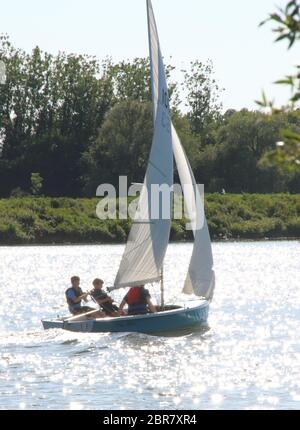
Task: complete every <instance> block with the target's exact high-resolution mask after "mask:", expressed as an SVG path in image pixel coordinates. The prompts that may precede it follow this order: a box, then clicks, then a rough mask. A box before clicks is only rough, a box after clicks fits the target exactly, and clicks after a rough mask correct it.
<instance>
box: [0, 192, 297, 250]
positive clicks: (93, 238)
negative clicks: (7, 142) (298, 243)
mask: <svg viewBox="0 0 300 430" xmlns="http://www.w3.org/2000/svg"><path fill="white" fill-rule="evenodd" d="M99 201H100V199H99V198H76V199H74V198H66V197H20V198H8V199H0V245H51V244H55V245H59V244H62V245H67V244H74V245H75V244H77V245H78V244H85V245H86V244H113V243H125V242H126V239H127V236H128V233H129V230H130V227H131V220H130V219H127V220H119V219H108V220H100V219H99V218H98V217H97V215H96V206H97V204H98V203H99ZM205 212H206V217H207V222H208V226H209V230H210V235H211V238H212V240H213V241H220V240H262V239H298V238H300V195H299V194H297V195H293V194H224V195H222V194H206V195H205ZM186 222H187V221H186V220H185V219H181V220H173V222H172V227H171V234H170V241H171V242H185V241H190V240H192V232H191V231H187V230H186V229H185V225H186Z"/></svg>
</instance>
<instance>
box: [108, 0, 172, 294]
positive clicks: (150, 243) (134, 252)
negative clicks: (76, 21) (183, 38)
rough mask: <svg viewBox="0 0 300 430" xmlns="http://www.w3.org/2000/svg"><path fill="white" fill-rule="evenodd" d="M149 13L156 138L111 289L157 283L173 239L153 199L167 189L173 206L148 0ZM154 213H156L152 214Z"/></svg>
mask: <svg viewBox="0 0 300 430" xmlns="http://www.w3.org/2000/svg"><path fill="white" fill-rule="evenodd" d="M147 12H148V31H149V46H150V60H151V79H152V101H153V110H154V135H153V141H152V147H151V152H150V157H149V162H148V167H147V171H146V175H145V179H144V183H143V188H142V191H141V195H140V199H139V204H138V210H137V213H136V215H135V219H134V222H133V226H132V228H131V231H130V233H129V237H128V241H127V244H126V248H125V251H124V254H123V257H122V260H121V263H120V267H119V271H118V273H117V276H116V279H115V283H114V287H113V288H111V289H116V288H122V287H126V286H134V285H140V284H144V283H147V282H154V281H158V280H159V279H160V277H161V267H162V265H163V260H164V256H165V253H166V249H167V246H168V242H169V236H170V228H171V216H170V214H169V216H168V217H167V218H166V219H164V218H165V214H164V213H163V211H162V201H161V200H162V199H161V198H160V199H159V201H160V210H159V211H158V213H157V211H153V197H152V200H151V195H152V194H151V191H153V185H155V187H156V188H157V187H161V188H163V186H164V187H166V186H167V187H168V188H169V190H170V192H169V193H168V195H167V194H164V195H163V199H165V200H164V202H163V203H164V205H165V206H167V207H168V206H169V207H170V208H171V207H172V192H171V187H172V185H173V150H172V136H171V119H170V112H169V97H168V89H167V84H166V77H165V70H164V66H163V61H162V56H161V52H160V46H159V40H158V34H157V29H156V24H155V18H154V14H153V10H152V5H151V2H150V0H148V1H147ZM151 188H152V190H151ZM166 199H167V202H166ZM170 210H171V209H170ZM153 212H156V213H155V214H153ZM154 215H155V216H154Z"/></svg>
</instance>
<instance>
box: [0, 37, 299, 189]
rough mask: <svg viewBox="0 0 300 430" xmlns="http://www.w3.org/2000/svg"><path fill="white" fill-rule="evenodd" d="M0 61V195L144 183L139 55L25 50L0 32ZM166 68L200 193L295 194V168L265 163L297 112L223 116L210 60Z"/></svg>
mask: <svg viewBox="0 0 300 430" xmlns="http://www.w3.org/2000/svg"><path fill="white" fill-rule="evenodd" d="M0 61H1V63H2V64H3V63H4V65H5V78H6V79H5V81H4V80H3V81H2V82H1V83H0V197H9V196H12V195H13V196H20V195H22V194H25V195H26V194H39V193H40V194H43V195H45V196H69V197H79V196H94V195H95V192H96V188H97V186H98V185H99V184H101V183H112V184H116V185H117V183H118V177H119V176H120V175H127V176H128V178H129V181H133V182H141V181H142V180H143V176H144V173H145V169H146V164H147V159H148V155H149V150H150V146H151V141H152V132H153V124H152V108H151V94H150V66H149V59H148V58H136V59H134V60H132V61H129V60H127V61H121V62H119V63H115V62H113V60H112V59H110V58H106V59H104V60H102V61H99V60H97V59H96V58H95V57H91V56H87V55H77V54H66V53H64V52H60V53H58V54H57V55H51V54H49V53H46V52H43V51H42V50H41V49H40V48H39V47H36V48H34V49H33V51H32V52H31V53H30V54H29V53H26V52H24V51H23V50H21V49H18V48H15V47H14V46H13V45H12V44H11V42H10V40H9V38H8V36H6V35H2V36H1V37H0ZM166 69H167V79H168V84H169V88H170V106H171V109H172V118H173V122H174V124H175V127H176V129H177V131H178V134H179V136H180V138H181V140H182V143H183V146H184V147H185V149H186V152H187V154H188V157H189V159H190V161H191V164H192V167H193V170H194V173H195V177H196V180H197V181H198V183H203V184H204V185H205V189H206V191H209V192H218V191H220V190H222V189H223V188H224V189H225V190H226V191H227V192H231V193H240V192H245V193H254V192H255V193H272V192H291V193H295V192H299V189H300V173H299V172H297V171H296V172H295V171H292V172H282V171H281V170H278V169H277V168H276V167H274V166H272V165H268V164H267V163H266V162H264V155H265V154H266V153H267V152H268V151H270V150H271V149H273V148H274V144H275V143H276V142H277V141H280V140H281V133H282V130H285V129H289V130H292V131H294V132H295V133H299V132H300V113H299V111H297V110H290V111H285V112H281V113H276V115H275V114H274V115H266V114H264V113H263V112H260V111H249V110H247V109H242V110H240V111H235V110H233V109H232V110H227V111H226V112H225V113H223V112H222V105H221V103H220V95H221V92H222V89H221V88H220V87H219V86H218V84H217V82H216V79H215V77H214V70H213V65H212V63H211V61H209V60H208V61H206V62H201V61H200V60H195V61H193V62H191V64H190V67H189V68H188V69H187V70H185V71H183V80H182V82H181V83H180V82H176V81H174V79H173V78H172V76H173V72H174V67H173V66H172V65H168V66H167V68H166ZM182 94H184V95H185V97H184V103H183V101H182V99H183V97H182Z"/></svg>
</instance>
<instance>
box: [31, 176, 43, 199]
mask: <svg viewBox="0 0 300 430" xmlns="http://www.w3.org/2000/svg"><path fill="white" fill-rule="evenodd" d="M42 186H43V178H42V177H41V175H40V174H39V173H31V192H32V194H33V195H34V196H37V195H38V194H40V192H41V189H42Z"/></svg>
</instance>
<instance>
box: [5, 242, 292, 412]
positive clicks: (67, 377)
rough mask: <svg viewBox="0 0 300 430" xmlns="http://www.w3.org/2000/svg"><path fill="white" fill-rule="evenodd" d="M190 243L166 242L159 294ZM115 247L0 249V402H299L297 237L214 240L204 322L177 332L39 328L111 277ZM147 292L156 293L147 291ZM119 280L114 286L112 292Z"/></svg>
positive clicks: (131, 405) (65, 405)
mask: <svg viewBox="0 0 300 430" xmlns="http://www.w3.org/2000/svg"><path fill="white" fill-rule="evenodd" d="M191 249H192V248H191V244H172V245H170V247H169V250H168V254H167V258H166V265H165V278H166V280H165V284H166V296H167V298H168V299H169V300H170V301H172V300H174V298H175V291H174V286H175V285H182V284H183V280H184V277H185V273H186V270H187V265H188V261H189V256H190V254H191ZM122 251H123V246H121V245H120V246H119V245H106V246H45V247H1V248H0V288H1V290H0V291H1V293H0V294H1V301H0V322H1V324H0V409H99V410H103V409H111V410H120V409H146V410H148V409H156V410H163V409H171V410H180V409H195V410H199V409H300V379H299V374H300V335H299V328H300V243H299V242H297V241H290V242H288V241H278V242H268V241H266V242H239V243H235V242H232V243H214V244H213V253H214V259H215V271H216V290H215V296H214V300H213V302H212V304H211V307H210V315H209V320H208V322H209V327H210V329H209V330H208V331H206V332H205V333H201V332H198V333H193V334H190V335H186V336H182V337H169V338H167V337H154V336H148V335H144V334H135V333H131V334H126V333H123V334H121V333H115V334H86V333H79V334H77V333H71V332H65V331H63V330H48V331H43V329H42V326H41V323H40V319H41V318H43V317H55V316H56V315H58V314H59V315H64V314H66V313H67V308H66V305H65V299H64V291H65V289H66V288H67V287H68V285H69V278H70V276H71V275H73V274H78V275H79V276H80V277H81V286H82V287H83V289H86V288H90V284H91V281H92V279H93V278H94V277H96V276H97V277H101V278H103V279H104V280H105V281H106V285H110V284H111V283H112V282H113V279H114V276H115V274H116V271H117V268H118V264H119V261H120V258H121V254H122ZM151 291H152V293H153V297H154V298H155V296H156V293H155V292H153V290H151ZM123 294H124V291H117V292H114V293H113V295H114V297H115V298H116V301H117V302H118V301H119V300H120V299H121V298H122V296H123Z"/></svg>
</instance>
